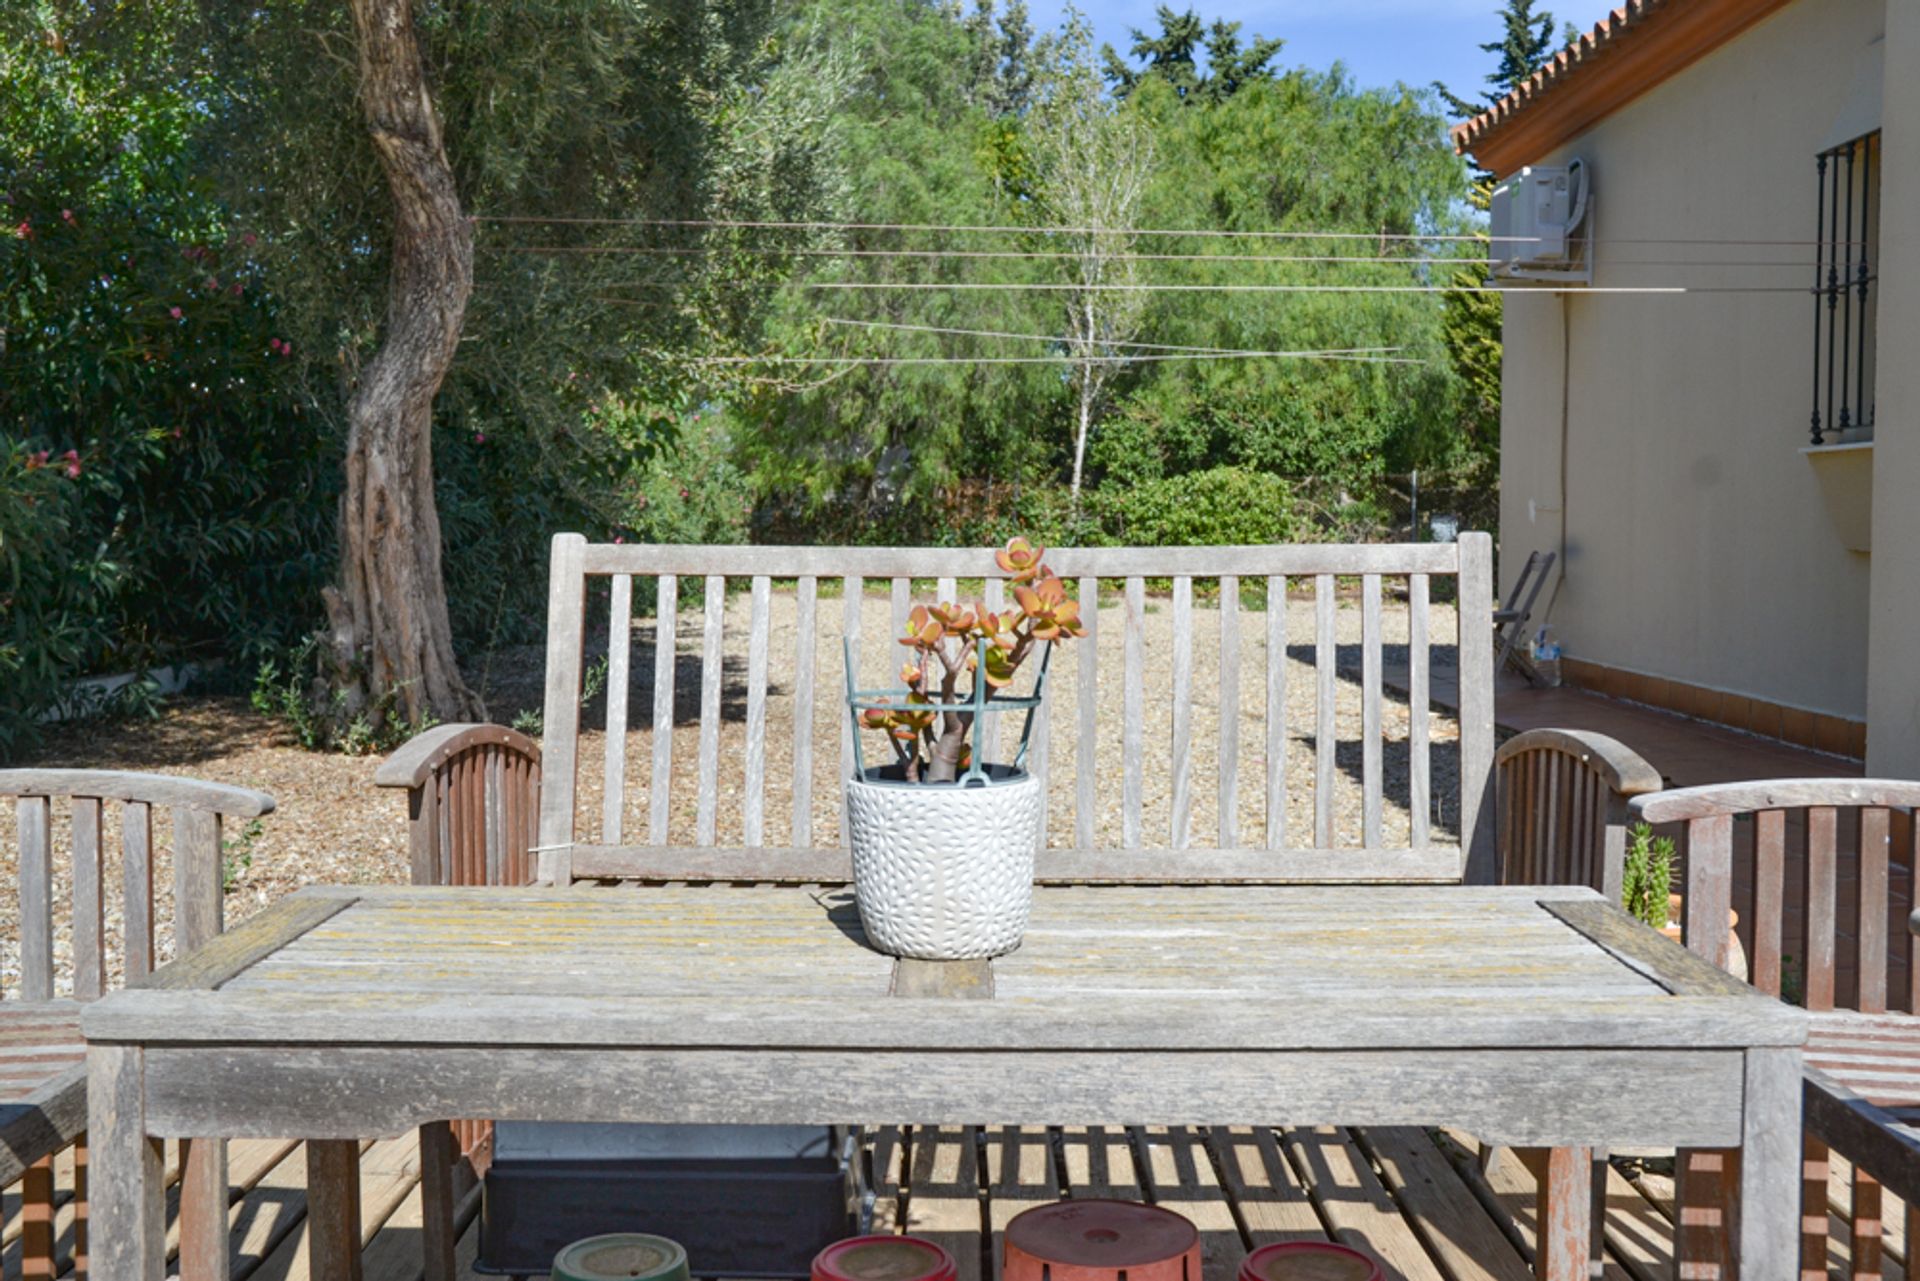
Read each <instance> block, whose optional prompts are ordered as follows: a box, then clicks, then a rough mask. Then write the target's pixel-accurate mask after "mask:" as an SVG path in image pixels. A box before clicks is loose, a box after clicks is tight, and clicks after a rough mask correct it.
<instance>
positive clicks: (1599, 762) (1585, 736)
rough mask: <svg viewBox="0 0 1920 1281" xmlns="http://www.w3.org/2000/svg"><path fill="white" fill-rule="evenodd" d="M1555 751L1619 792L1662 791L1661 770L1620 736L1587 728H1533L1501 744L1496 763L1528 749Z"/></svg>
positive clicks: (1494, 760)
mask: <svg viewBox="0 0 1920 1281" xmlns="http://www.w3.org/2000/svg"><path fill="white" fill-rule="evenodd" d="M1543 750H1544V751H1554V752H1559V753H1561V754H1562V755H1564V756H1571V757H1573V758H1574V759H1575V760H1577V761H1579V762H1580V763H1581V764H1582V765H1584V766H1586V767H1587V768H1588V769H1590V770H1592V771H1593V772H1594V773H1596V774H1598V775H1600V777H1601V778H1602V779H1604V780H1605V781H1606V784H1607V787H1608V788H1609V789H1610V790H1611V791H1613V792H1614V793H1615V794H1616V795H1619V796H1625V797H1634V796H1644V795H1645V794H1646V793H1648V792H1657V791H1659V790H1660V771H1659V770H1657V769H1655V768H1654V767H1653V766H1651V765H1649V764H1647V760H1646V758H1645V757H1644V756H1642V755H1640V753H1638V752H1636V751H1634V750H1633V749H1632V748H1631V747H1628V746H1627V745H1626V744H1625V743H1623V742H1621V741H1620V740H1619V739H1617V738H1610V737H1608V736H1607V735H1605V734H1596V733H1594V732H1593V731H1591V730H1584V729H1530V730H1526V731H1525V732H1523V733H1519V734H1515V735H1514V736H1513V737H1512V738H1510V739H1508V740H1507V741H1506V742H1504V743H1502V744H1500V749H1499V750H1498V751H1496V752H1495V753H1494V754H1493V762H1494V764H1495V765H1501V764H1505V763H1506V762H1507V761H1510V760H1512V759H1513V758H1514V757H1516V756H1519V755H1521V754H1522V753H1525V752H1537V751H1543Z"/></svg>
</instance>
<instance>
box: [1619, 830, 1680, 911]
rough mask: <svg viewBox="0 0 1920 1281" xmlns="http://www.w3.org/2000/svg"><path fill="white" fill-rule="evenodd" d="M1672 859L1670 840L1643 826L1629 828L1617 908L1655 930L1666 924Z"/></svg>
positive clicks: (1671, 888) (1671, 884)
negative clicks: (1619, 906)
mask: <svg viewBox="0 0 1920 1281" xmlns="http://www.w3.org/2000/svg"><path fill="white" fill-rule="evenodd" d="M1673 856H1674V846H1673V838H1672V837H1669V836H1655V835H1654V834H1653V829H1652V828H1651V827H1648V826H1647V825H1646V824H1645V823H1635V824H1634V825H1633V831H1632V832H1631V833H1630V834H1629V835H1628V837H1627V859H1626V865H1625V868H1624V869H1623V871H1624V874H1623V876H1622V877H1621V887H1620V897H1621V900H1622V904H1621V905H1622V906H1623V907H1625V908H1626V909H1627V912H1628V914H1629V915H1631V916H1633V917H1634V918H1635V919H1636V920H1640V921H1644V922H1645V923H1646V924H1648V925H1650V926H1652V927H1653V928H1654V929H1656V930H1657V929H1660V928H1662V927H1663V926H1665V925H1666V923H1667V896H1668V895H1669V894H1671V893H1672V892H1673Z"/></svg>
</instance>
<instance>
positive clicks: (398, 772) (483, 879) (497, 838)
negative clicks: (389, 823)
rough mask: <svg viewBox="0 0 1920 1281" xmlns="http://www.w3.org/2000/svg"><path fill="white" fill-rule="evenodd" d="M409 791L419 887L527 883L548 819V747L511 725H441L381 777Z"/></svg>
mask: <svg viewBox="0 0 1920 1281" xmlns="http://www.w3.org/2000/svg"><path fill="white" fill-rule="evenodd" d="M373 782H374V786H376V787H397V788H405V789H406V791H407V848H408V852H409V855H410V858H411V861H412V865H413V883H414V884H415V885H524V884H526V883H527V882H528V881H530V880H532V879H533V870H532V868H531V866H530V860H531V854H532V850H533V845H534V833H535V830H536V829H537V828H538V826H539V814H540V745H539V744H538V743H536V742H534V741H533V740H532V739H530V738H528V737H527V736H526V735H525V734H522V733H519V732H518V731H516V730H510V729H508V728H507V727H506V726H504V725H437V726H435V727H434V728H433V729H430V730H427V731H426V732H425V733H423V734H417V735H415V736H414V737H413V738H411V739H409V740H408V741H407V742H405V743H403V744H402V745H401V746H400V748H399V749H398V750H397V751H395V752H394V753H393V754H392V755H391V756H389V757H387V759H386V760H384V761H382V762H381V764H380V768H379V769H378V770H376V771H375V772H374V775H373Z"/></svg>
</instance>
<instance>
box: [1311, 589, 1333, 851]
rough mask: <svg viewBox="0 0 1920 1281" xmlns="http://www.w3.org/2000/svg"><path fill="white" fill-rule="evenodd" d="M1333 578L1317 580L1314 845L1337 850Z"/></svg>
mask: <svg viewBox="0 0 1920 1281" xmlns="http://www.w3.org/2000/svg"><path fill="white" fill-rule="evenodd" d="M1333 583H1334V580H1333V575H1331V574H1320V575H1318V576H1316V577H1315V578H1314V580H1313V608H1314V640H1313V667H1314V676H1315V678H1316V679H1317V681H1318V686H1319V688H1318V697H1317V698H1316V700H1315V704H1314V709H1315V710H1314V723H1313V747H1314V769H1313V843H1314V844H1315V845H1316V846H1318V847H1319V848H1321V849H1323V850H1327V849H1332V848H1333V767H1334V749H1335V747H1336V746H1337V740H1336V734H1335V730H1334V723H1333V712H1334V678H1335V676H1336V672H1335V662H1336V656H1337V654H1338V650H1337V649H1336V647H1335V644H1334V616H1333V611H1334V599H1333Z"/></svg>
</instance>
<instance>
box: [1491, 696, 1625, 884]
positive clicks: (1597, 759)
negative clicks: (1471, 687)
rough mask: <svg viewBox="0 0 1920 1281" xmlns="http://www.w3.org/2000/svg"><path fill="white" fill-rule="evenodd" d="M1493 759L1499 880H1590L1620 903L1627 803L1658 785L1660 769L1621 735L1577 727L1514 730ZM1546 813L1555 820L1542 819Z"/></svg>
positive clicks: (1570, 881)
mask: <svg viewBox="0 0 1920 1281" xmlns="http://www.w3.org/2000/svg"><path fill="white" fill-rule="evenodd" d="M1493 762H1494V777H1495V779H1496V780H1497V782H1498V785H1499V789H1500V802H1499V813H1500V819H1501V822H1500V836H1499V845H1498V860H1497V861H1498V865H1499V869H1500V880H1501V883H1502V884H1505V885H1565V884H1575V885H1587V886H1590V887H1592V888H1593V889H1595V890H1598V891H1599V892H1600V893H1601V894H1603V895H1605V896H1606V898H1607V900H1608V901H1609V902H1612V903H1618V902H1619V901H1620V894H1621V882H1622V881H1623V879H1624V877H1625V867H1626V848H1627V806H1628V804H1629V802H1630V800H1631V799H1632V798H1633V797H1636V796H1641V795H1645V794H1647V793H1649V792H1656V791H1658V790H1659V788H1660V772H1659V771H1658V770H1656V769H1654V768H1653V766H1651V765H1649V764H1647V762H1646V760H1645V759H1644V758H1642V757H1641V755H1640V754H1639V753H1638V752H1636V751H1634V750H1633V749H1632V748H1631V747H1628V746H1627V745H1626V744H1625V743H1622V742H1621V741H1620V740H1618V739H1615V738H1609V737H1607V736H1606V735H1605V734H1595V733H1592V732H1590V731H1588V730H1577V729H1530V730H1527V731H1526V732H1525V733H1522V734H1516V735H1514V736H1513V737H1512V738H1510V739H1508V740H1507V741H1506V742H1504V743H1502V744H1501V745H1500V747H1499V750H1497V751H1496V752H1495V753H1494V756H1493ZM1569 762H1571V767H1569V764H1568V763H1569ZM1596 789H1598V792H1597V795H1596ZM1596 802H1597V803H1596ZM1543 813H1544V814H1550V815H1555V816H1557V821H1555V822H1551V823H1548V822H1541V821H1539V819H1540V815H1541V814H1543Z"/></svg>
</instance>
